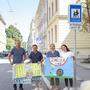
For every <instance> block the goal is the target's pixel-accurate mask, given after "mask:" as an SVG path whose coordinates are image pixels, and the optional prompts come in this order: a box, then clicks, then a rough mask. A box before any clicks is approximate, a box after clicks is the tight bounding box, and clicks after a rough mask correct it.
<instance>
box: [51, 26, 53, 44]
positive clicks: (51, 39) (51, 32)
mask: <svg viewBox="0 0 90 90" xmlns="http://www.w3.org/2000/svg"><path fill="white" fill-rule="evenodd" d="M51 40H52V43H53V28H52V29H51Z"/></svg>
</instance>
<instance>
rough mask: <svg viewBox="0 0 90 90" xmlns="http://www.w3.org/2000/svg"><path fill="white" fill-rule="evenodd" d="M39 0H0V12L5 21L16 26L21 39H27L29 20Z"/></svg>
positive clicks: (32, 16) (33, 14)
mask: <svg viewBox="0 0 90 90" xmlns="http://www.w3.org/2000/svg"><path fill="white" fill-rule="evenodd" d="M38 4H39V0H0V14H1V15H2V17H3V19H4V21H5V22H6V27H8V26H9V25H10V24H12V25H14V26H15V27H17V28H18V29H19V30H20V32H21V34H22V36H23V40H24V41H27V40H28V36H29V32H30V22H31V20H32V19H33V18H34V16H35V13H36V10H37V7H38Z"/></svg>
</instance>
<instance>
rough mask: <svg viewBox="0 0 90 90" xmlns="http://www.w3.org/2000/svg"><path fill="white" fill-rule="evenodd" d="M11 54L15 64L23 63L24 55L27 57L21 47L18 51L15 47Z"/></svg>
mask: <svg viewBox="0 0 90 90" xmlns="http://www.w3.org/2000/svg"><path fill="white" fill-rule="evenodd" d="M10 53H11V55H13V64H16V63H22V61H23V55H25V50H24V49H23V48H21V47H20V48H19V49H17V48H16V47H14V48H13V49H12V50H11V52H10Z"/></svg>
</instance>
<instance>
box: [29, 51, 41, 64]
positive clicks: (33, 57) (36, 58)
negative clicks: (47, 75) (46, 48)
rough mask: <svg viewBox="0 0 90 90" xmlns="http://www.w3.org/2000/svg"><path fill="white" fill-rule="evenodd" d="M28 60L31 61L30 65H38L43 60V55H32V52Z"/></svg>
mask: <svg viewBox="0 0 90 90" xmlns="http://www.w3.org/2000/svg"><path fill="white" fill-rule="evenodd" d="M29 58H30V59H31V62H32V63H38V62H39V61H41V60H42V59H43V55H42V53H41V52H39V51H37V53H34V52H33V51H32V52H31V53H30V55H29Z"/></svg>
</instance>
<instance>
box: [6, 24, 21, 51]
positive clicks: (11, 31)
mask: <svg viewBox="0 0 90 90" xmlns="http://www.w3.org/2000/svg"><path fill="white" fill-rule="evenodd" d="M5 32H6V37H7V45H6V49H7V50H11V49H12V48H13V46H14V44H15V40H17V39H19V40H22V35H21V33H20V31H19V30H18V29H17V28H16V27H14V26H13V25H10V26H9V27H8V28H7V29H6V30H5Z"/></svg>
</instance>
